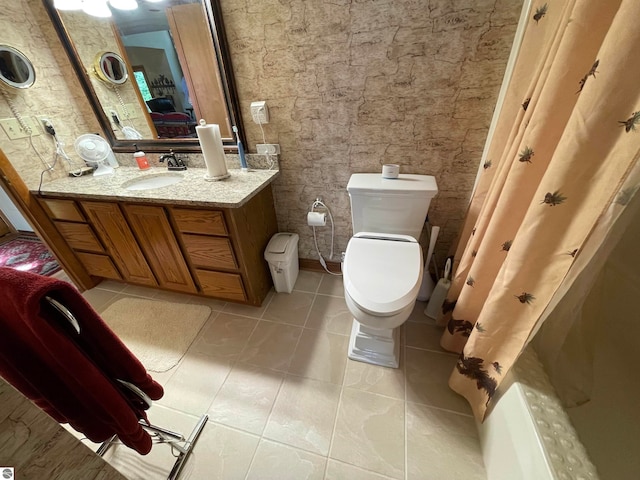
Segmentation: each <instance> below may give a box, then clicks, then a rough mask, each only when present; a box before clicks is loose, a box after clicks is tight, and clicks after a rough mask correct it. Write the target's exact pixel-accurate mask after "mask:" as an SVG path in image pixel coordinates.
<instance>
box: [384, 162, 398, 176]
mask: <svg viewBox="0 0 640 480" xmlns="http://www.w3.org/2000/svg"><path fill="white" fill-rule="evenodd" d="M399 174H400V165H396V164H392V163H390V164H387V165H383V166H382V178H398V175H399Z"/></svg>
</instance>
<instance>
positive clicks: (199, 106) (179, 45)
mask: <svg viewBox="0 0 640 480" xmlns="http://www.w3.org/2000/svg"><path fill="white" fill-rule="evenodd" d="M44 2H45V4H47V5H48V11H49V14H50V16H51V18H52V20H53V21H54V25H56V27H57V31H58V34H59V35H60V36H61V39H62V40H63V44H64V45H65V47H66V49H67V53H69V55H70V57H71V58H72V63H73V64H74V67H75V68H76V71H78V74H79V76H80V80H81V83H83V82H86V84H84V85H83V87H84V89H85V91H86V92H87V95H88V97H89V100H90V101H92V103H93V104H94V110H95V111H96V112H97V113H99V115H98V117H99V120H100V121H101V124H102V125H103V128H105V129H108V132H105V133H106V134H107V137H110V140H111V143H112V145H113V146H114V147H116V150H117V151H125V149H124V148H122V147H123V146H125V145H128V142H127V141H126V140H125V139H126V137H125V136H124V134H123V132H122V128H121V125H120V124H118V122H121V124H124V125H130V126H132V127H133V128H135V129H136V130H138V131H139V132H140V133H141V134H142V138H143V140H149V142H143V143H144V145H145V150H147V151H154V150H157V151H160V150H161V149H166V147H167V146H170V147H171V148H174V149H175V148H176V147H177V148H178V149H179V150H182V151H192V150H196V149H198V150H199V144H198V143H197V136H196V135H195V125H196V123H197V121H198V120H199V119H200V118H203V119H205V120H206V121H207V123H217V124H218V125H220V130H221V134H222V137H223V140H224V141H225V144H226V145H234V146H235V141H234V137H233V133H232V129H231V125H232V124H237V125H239V126H240V127H241V122H240V121H239V116H240V115H239V108H238V106H237V100H236V97H235V86H234V85H233V77H232V74H231V72H230V69H229V68H228V67H227V66H226V65H223V64H222V63H221V58H225V63H226V62H228V59H226V57H225V56H224V55H225V54H226V51H227V49H226V46H225V45H224V43H223V42H222V43H221V40H220V38H219V36H218V35H220V34H223V32H224V29H223V28H222V25H221V23H219V19H217V18H214V13H215V12H216V11H218V9H219V5H218V1H217V0H166V1H164V2H162V3H150V2H146V1H141V2H139V8H138V9H137V10H133V11H120V10H116V9H113V10H112V14H113V15H112V17H111V18H110V19H101V18H96V17H91V16H89V15H87V14H85V13H84V12H82V11H57V10H55V9H54V8H53V7H52V3H51V0H44ZM58 22H59V23H58ZM105 50H108V51H112V52H115V53H117V54H118V55H120V56H121V57H122V58H123V60H124V62H125V64H126V68H127V73H128V76H129V77H130V79H131V80H132V81H130V82H126V83H124V84H123V85H122V86H120V87H119V88H118V89H117V91H114V89H109V88H105V86H104V85H99V84H100V83H101V82H98V81H96V80H97V77H96V76H95V75H93V74H92V73H91V70H90V68H88V67H89V66H90V65H91V60H92V59H93V58H94V57H95V55H96V53H97V52H99V51H105ZM74 58H75V59H76V60H77V62H74V61H73V60H74ZM78 68H80V69H81V70H78ZM118 93H119V95H118ZM161 104H164V107H162V106H161ZM103 114H104V116H103ZM169 114H171V115H169ZM178 114H179V115H178ZM166 115H169V117H166ZM114 119H115V120H114ZM154 140H155V141H157V143H158V145H157V146H156V144H155V143H154ZM160 142H162V143H160ZM173 142H176V143H175V145H174V143H173ZM181 145H184V148H182V149H181V148H180V146H181ZM118 147H120V148H118Z"/></svg>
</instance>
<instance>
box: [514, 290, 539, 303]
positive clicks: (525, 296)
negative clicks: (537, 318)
mask: <svg viewBox="0 0 640 480" xmlns="http://www.w3.org/2000/svg"><path fill="white" fill-rule="evenodd" d="M514 297H516V298H517V299H518V300H520V303H528V304H529V305H531V302H533V301H534V300H535V299H536V297H534V296H533V295H531V294H530V293H527V292H522V293H521V294H520V295H514Z"/></svg>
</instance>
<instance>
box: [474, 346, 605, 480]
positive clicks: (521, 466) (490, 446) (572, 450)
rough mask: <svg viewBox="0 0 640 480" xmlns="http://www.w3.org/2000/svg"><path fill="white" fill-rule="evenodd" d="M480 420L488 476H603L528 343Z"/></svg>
mask: <svg viewBox="0 0 640 480" xmlns="http://www.w3.org/2000/svg"><path fill="white" fill-rule="evenodd" d="M496 395H497V396H498V399H497V401H496V403H495V405H494V408H493V410H492V411H491V412H490V413H489V415H488V416H487V418H486V419H485V421H484V423H482V424H478V431H479V434H480V443H481V445H482V455H483V459H484V464H485V467H486V470H487V478H488V480H557V479H560V480H569V479H571V480H596V479H598V474H597V471H596V468H595V466H594V465H593V464H592V463H591V461H590V460H589V457H588V454H587V451H586V450H585V448H584V446H583V445H582V443H581V442H580V440H579V439H578V436H577V434H576V431H575V429H574V428H573V426H572V425H571V421H570V419H569V416H568V415H567V413H566V412H565V411H564V409H563V408H562V405H561V403H560V400H559V399H558V397H557V395H556V393H555V391H554V389H553V387H552V386H551V383H550V382H549V378H548V377H547V374H546V373H545V371H544V368H543V366H542V364H541V363H540V361H539V360H538V357H537V355H536V353H535V351H534V350H533V349H532V348H531V347H528V348H527V349H526V350H525V352H524V353H523V354H522V355H521V357H520V358H519V359H518V362H517V363H516V365H515V366H514V368H513V369H512V370H511V372H509V374H508V376H507V378H506V379H505V381H504V383H503V385H501V386H500V389H499V390H498V392H497V393H496Z"/></svg>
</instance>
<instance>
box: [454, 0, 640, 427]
mask: <svg viewBox="0 0 640 480" xmlns="http://www.w3.org/2000/svg"><path fill="white" fill-rule="evenodd" d="M638 19H640V2H638V1H637V0H607V1H606V2H603V1H601V0H555V1H554V0H547V1H546V2H543V1H537V2H534V3H533V5H532V11H531V12H530V16H529V19H528V24H527V25H526V28H525V33H524V37H523V40H522V45H521V48H520V51H519V53H518V57H517V61H516V64H515V67H514V71H513V74H512V77H511V80H510V83H509V86H508V88H507V91H506V97H505V102H504V105H503V108H502V110H501V113H500V116H499V118H498V121H497V124H496V129H495V132H494V135H493V136H492V138H491V143H490V145H489V148H488V150H487V152H488V154H487V156H486V161H485V163H484V165H483V172H482V174H481V177H480V179H479V181H478V185H477V188H476V190H475V192H474V195H473V198H472V201H471V203H470V206H469V210H468V212H467V217H466V219H465V224H464V227H463V230H462V233H461V236H460V240H459V243H458V247H457V251H456V254H455V259H456V263H455V267H456V268H455V274H454V278H453V282H452V287H451V289H450V291H449V294H448V296H447V299H446V301H445V303H444V306H443V313H444V314H445V317H444V319H445V322H446V325H447V328H446V330H445V332H444V334H443V337H442V340H441V345H442V347H443V348H445V349H447V350H450V351H455V352H458V353H460V357H459V360H458V363H457V366H456V368H455V369H454V371H453V373H452V375H451V378H450V380H449V385H450V386H451V388H452V389H453V390H455V391H456V392H458V393H460V394H461V395H463V396H465V397H466V398H467V400H468V401H469V403H470V405H471V407H472V409H473V412H474V415H475V416H476V418H477V419H478V420H483V419H484V416H485V414H486V412H487V407H488V405H489V404H490V402H491V399H492V397H493V395H494V394H495V392H496V389H497V388H498V386H499V385H500V383H501V381H502V379H503V378H504V376H505V374H506V373H507V371H508V370H509V369H510V368H511V366H512V365H513V363H514V362H515V360H516V359H517V357H518V356H519V354H520V352H521V351H522V350H523V348H524V347H525V345H526V343H527V342H528V340H529V338H530V335H531V333H532V331H533V330H534V329H535V328H536V325H537V324H538V322H540V321H541V319H542V317H543V314H544V313H545V311H546V308H547V307H548V306H549V304H550V302H551V300H552V298H553V296H554V294H555V293H557V292H558V291H559V289H560V287H561V286H562V285H563V282H564V281H566V280H567V279H569V278H571V277H572V276H574V270H575V269H576V264H577V261H578V259H580V260H581V261H583V262H584V261H585V256H589V255H593V251H592V250H591V249H589V251H587V250H584V249H583V247H584V246H585V245H586V244H587V241H588V240H589V239H590V238H591V237H592V235H593V234H594V232H596V231H601V230H602V228H603V225H604V228H605V233H606V227H607V225H609V224H607V223H606V222H605V223H604V224H603V222H604V221H605V219H610V218H611V210H612V209H613V210H616V209H617V208H624V205H626V203H628V201H629V199H630V198H631V197H632V196H633V195H635V193H636V191H637V189H638V177H637V175H636V173H637V168H638V164H639V158H640V28H638ZM609 226H610V225H609ZM581 256H582V257H581ZM586 260H587V261H588V258H587V259H586Z"/></svg>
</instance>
